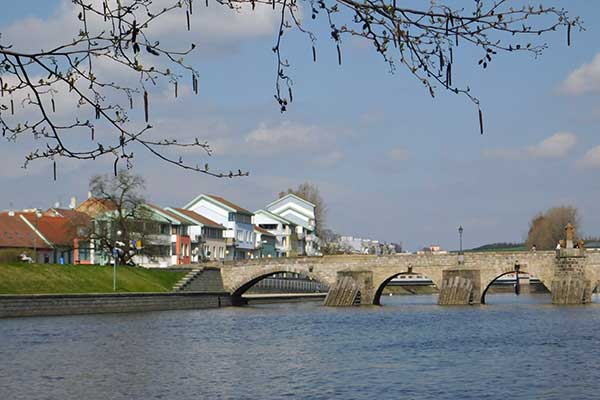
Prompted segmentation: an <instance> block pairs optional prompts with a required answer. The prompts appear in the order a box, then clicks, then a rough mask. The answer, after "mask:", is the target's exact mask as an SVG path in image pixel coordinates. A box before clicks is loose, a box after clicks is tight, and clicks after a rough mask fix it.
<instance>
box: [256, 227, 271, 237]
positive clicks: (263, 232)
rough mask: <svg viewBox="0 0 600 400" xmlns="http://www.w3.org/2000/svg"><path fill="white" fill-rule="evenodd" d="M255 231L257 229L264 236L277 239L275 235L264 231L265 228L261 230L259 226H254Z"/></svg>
mask: <svg viewBox="0 0 600 400" xmlns="http://www.w3.org/2000/svg"><path fill="white" fill-rule="evenodd" d="M254 229H255V230H256V231H257V232H260V233H261V234H262V235H265V236H273V237H275V235H273V234H272V233H271V232H269V231H268V230H266V229H264V228H261V227H260V226H258V225H254Z"/></svg>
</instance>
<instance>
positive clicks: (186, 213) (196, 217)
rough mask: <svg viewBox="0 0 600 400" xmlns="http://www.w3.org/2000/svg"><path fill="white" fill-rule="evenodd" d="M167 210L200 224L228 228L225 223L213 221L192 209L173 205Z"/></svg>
mask: <svg viewBox="0 0 600 400" xmlns="http://www.w3.org/2000/svg"><path fill="white" fill-rule="evenodd" d="M167 210H168V211H171V212H173V213H174V214H177V215H181V216H183V217H185V218H187V219H189V220H190V221H192V222H195V223H196V224H198V225H202V226H208V227H211V228H218V229H226V228H225V227H224V226H223V225H221V224H219V223H217V222H215V221H213V220H212V219H209V218H206V217H205V216H204V215H200V214H198V213H197V212H194V211H192V210H186V209H183V208H171V207H167Z"/></svg>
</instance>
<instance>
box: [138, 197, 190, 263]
mask: <svg viewBox="0 0 600 400" xmlns="http://www.w3.org/2000/svg"><path fill="white" fill-rule="evenodd" d="M144 206H145V207H147V208H148V209H149V210H151V211H152V212H153V213H154V214H155V215H156V217H158V218H157V220H159V221H160V222H161V223H163V224H164V223H165V222H166V223H168V224H169V225H170V235H168V236H169V243H170V246H169V247H170V251H169V257H170V260H169V263H168V265H182V264H190V263H191V261H192V260H191V254H192V241H191V238H190V235H189V227H190V226H193V225H194V222H192V221H191V220H189V219H188V218H186V217H183V216H181V215H178V214H176V213H174V212H172V211H169V210H167V209H165V208H161V207H158V206H155V205H153V204H145V205H144ZM162 236H164V235H162ZM163 240H164V239H163ZM136 264H137V262H136Z"/></svg>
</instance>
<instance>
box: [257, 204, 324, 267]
mask: <svg viewBox="0 0 600 400" xmlns="http://www.w3.org/2000/svg"><path fill="white" fill-rule="evenodd" d="M265 210H266V211H269V212H270V213H272V214H275V215H278V216H280V217H283V218H285V219H286V220H288V221H290V222H292V223H294V224H295V225H296V232H295V233H296V236H297V240H298V241H299V242H300V249H299V251H298V255H309V256H311V255H317V254H319V242H318V238H317V236H316V234H315V205H314V204H313V203H311V202H309V201H306V200H304V199H302V198H300V197H298V196H296V195H295V194H291V193H290V194H287V195H285V196H283V197H282V198H280V199H277V200H275V201H274V202H272V203H270V204H269V205H267V206H266V207H265Z"/></svg>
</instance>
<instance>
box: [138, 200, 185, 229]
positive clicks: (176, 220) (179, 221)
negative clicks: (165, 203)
mask: <svg viewBox="0 0 600 400" xmlns="http://www.w3.org/2000/svg"><path fill="white" fill-rule="evenodd" d="M144 206H146V207H147V208H149V209H150V210H151V211H154V212H155V213H157V214H158V215H160V216H162V217H163V218H166V219H167V220H168V221H169V222H171V224H173V225H194V222H193V221H191V220H189V219H188V218H186V217H184V216H181V215H178V214H175V213H174V212H172V211H169V210H166V209H164V208H162V207H159V206H155V205H154V204H148V203H146V204H144Z"/></svg>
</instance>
